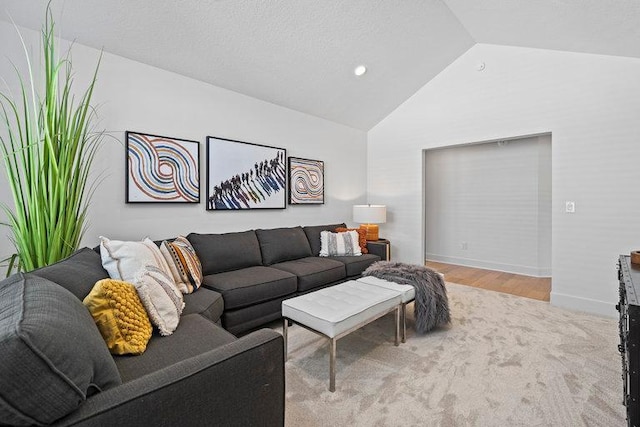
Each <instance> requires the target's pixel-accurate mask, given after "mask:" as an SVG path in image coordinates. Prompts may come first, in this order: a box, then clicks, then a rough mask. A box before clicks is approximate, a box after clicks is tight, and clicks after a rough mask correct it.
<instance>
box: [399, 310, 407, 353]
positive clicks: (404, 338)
mask: <svg viewBox="0 0 640 427" xmlns="http://www.w3.org/2000/svg"><path fill="white" fill-rule="evenodd" d="M400 315H401V316H402V342H403V343H405V342H407V303H406V302H403V303H402V313H400Z"/></svg>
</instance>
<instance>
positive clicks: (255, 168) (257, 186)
mask: <svg viewBox="0 0 640 427" xmlns="http://www.w3.org/2000/svg"><path fill="white" fill-rule="evenodd" d="M286 158H287V152H286V150H285V149H284V148H277V147H270V146H267V145H260V144H253V143H249V142H243V141H236V140H233V139H226V138H219V137H215V136H208V137H207V198H206V204H207V210H209V211H214V210H242V209H284V208H285V207H286V192H287V191H286V189H287V173H286V166H285V159H286Z"/></svg>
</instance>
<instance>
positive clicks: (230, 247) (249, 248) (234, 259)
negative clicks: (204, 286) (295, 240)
mask: <svg viewBox="0 0 640 427" xmlns="http://www.w3.org/2000/svg"><path fill="white" fill-rule="evenodd" d="M187 239H188V240H189V242H191V246H193V249H195V251H196V254H197V255H198V259H199V260H200V264H201V265H202V274H203V275H208V274H216V273H223V272H225V271H233V270H238V269H240V268H246V267H253V266H256V265H262V254H261V253H260V244H259V243H258V238H257V237H256V232H255V231H254V230H249V231H242V232H239V233H224V234H198V233H191V234H189V235H188V236H187Z"/></svg>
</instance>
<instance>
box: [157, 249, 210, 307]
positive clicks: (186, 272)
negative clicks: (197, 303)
mask: <svg viewBox="0 0 640 427" xmlns="http://www.w3.org/2000/svg"><path fill="white" fill-rule="evenodd" d="M160 252H162V255H163V256H164V259H165V260H166V261H167V264H169V270H171V275H172V276H173V280H174V281H175V282H176V285H177V286H178V289H180V291H181V292H182V293H183V294H190V293H192V292H193V291H196V290H198V288H199V287H200V285H201V284H202V265H201V264H200V260H199V259H198V255H196V251H195V249H193V246H191V243H189V241H188V240H187V238H186V237H184V236H178V237H176V239H175V240H174V241H173V242H169V241H168V240H165V241H163V242H162V244H161V245H160Z"/></svg>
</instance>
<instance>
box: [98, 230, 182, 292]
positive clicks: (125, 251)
mask: <svg viewBox="0 0 640 427" xmlns="http://www.w3.org/2000/svg"><path fill="white" fill-rule="evenodd" d="M100 257H101V258H102V266H103V267H104V269H105V270H107V273H109V277H111V278H112V279H117V280H124V281H125V282H130V283H133V282H134V279H135V278H136V275H137V274H138V272H140V271H141V270H143V269H144V268H145V267H146V266H147V265H152V266H155V267H157V268H159V269H160V270H162V271H164V272H165V273H167V274H168V275H169V277H171V271H170V270H169V266H168V265H167V262H166V261H165V260H164V257H163V256H162V253H161V252H160V248H158V246H157V245H156V244H155V243H153V240H151V239H149V238H148V237H147V238H145V239H144V240H143V241H141V242H131V241H122V240H110V239H107V238H106V237H103V236H100ZM172 280H173V279H172Z"/></svg>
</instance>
